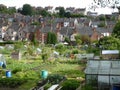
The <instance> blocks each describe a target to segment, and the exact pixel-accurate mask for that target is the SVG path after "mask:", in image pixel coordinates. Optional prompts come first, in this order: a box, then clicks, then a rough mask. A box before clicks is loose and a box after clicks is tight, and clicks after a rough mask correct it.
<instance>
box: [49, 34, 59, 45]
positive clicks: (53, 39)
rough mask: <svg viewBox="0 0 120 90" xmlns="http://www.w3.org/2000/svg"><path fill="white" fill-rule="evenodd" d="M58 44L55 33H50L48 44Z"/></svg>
mask: <svg viewBox="0 0 120 90" xmlns="http://www.w3.org/2000/svg"><path fill="white" fill-rule="evenodd" d="M56 43H57V36H56V34H55V33H53V32H48V34H47V44H56Z"/></svg>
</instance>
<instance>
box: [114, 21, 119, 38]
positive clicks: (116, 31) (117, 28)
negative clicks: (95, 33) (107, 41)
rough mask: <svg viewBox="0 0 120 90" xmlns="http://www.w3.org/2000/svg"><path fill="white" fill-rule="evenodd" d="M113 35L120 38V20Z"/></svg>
mask: <svg viewBox="0 0 120 90" xmlns="http://www.w3.org/2000/svg"><path fill="white" fill-rule="evenodd" d="M112 35H114V36H115V37H117V38H119V39H120V20H119V21H118V22H117V23H116V25H115V27H114V29H113V32H112Z"/></svg>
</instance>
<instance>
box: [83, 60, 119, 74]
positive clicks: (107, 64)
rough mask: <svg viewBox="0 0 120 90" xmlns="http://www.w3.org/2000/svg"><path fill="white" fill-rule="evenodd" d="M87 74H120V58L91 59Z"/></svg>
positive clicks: (86, 70)
mask: <svg viewBox="0 0 120 90" xmlns="http://www.w3.org/2000/svg"><path fill="white" fill-rule="evenodd" d="M85 74H99V75H120V60H117V61H116V60H114V61H113V60H112V61H110V60H89V61H88V62H87V67H86V69H85Z"/></svg>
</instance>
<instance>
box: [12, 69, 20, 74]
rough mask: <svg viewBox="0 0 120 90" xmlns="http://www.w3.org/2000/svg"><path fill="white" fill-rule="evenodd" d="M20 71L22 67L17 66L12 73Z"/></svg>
mask: <svg viewBox="0 0 120 90" xmlns="http://www.w3.org/2000/svg"><path fill="white" fill-rule="evenodd" d="M20 71H22V69H21V68H15V69H14V70H12V73H13V74H16V73H17V72H20Z"/></svg>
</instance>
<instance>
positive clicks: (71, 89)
mask: <svg viewBox="0 0 120 90" xmlns="http://www.w3.org/2000/svg"><path fill="white" fill-rule="evenodd" d="M79 85H80V81H77V80H72V79H71V80H66V81H64V82H63V83H62V86H63V87H62V88H61V90H76V89H77V88H78V87H79Z"/></svg>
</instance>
